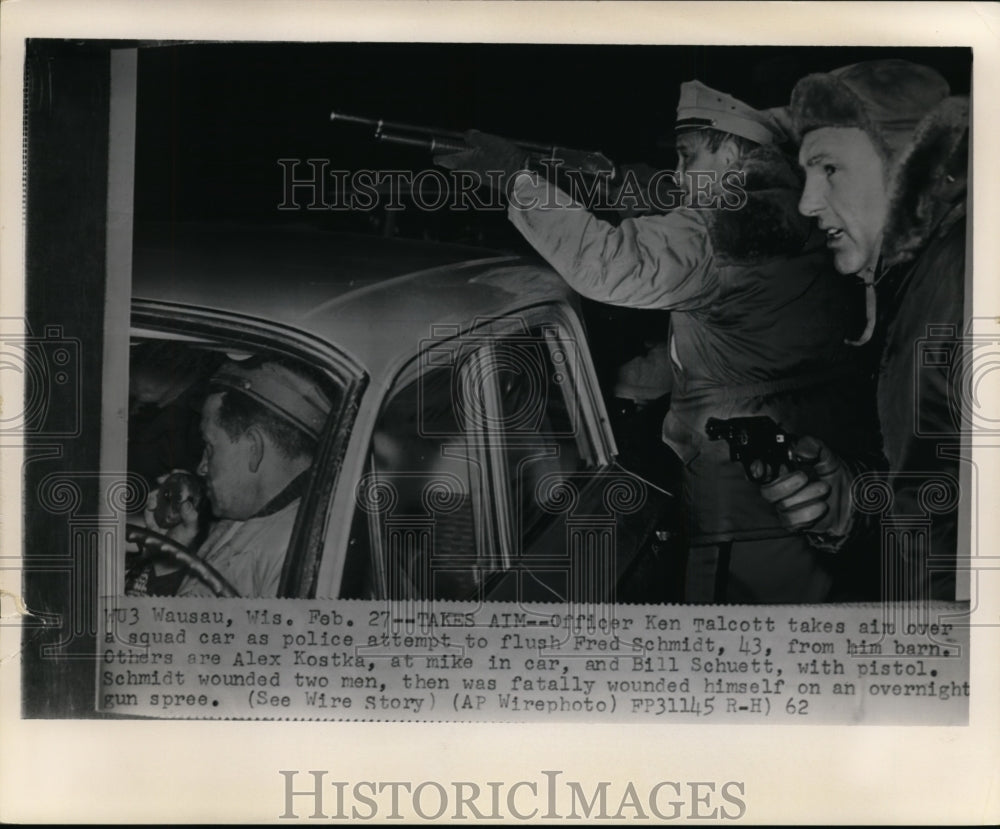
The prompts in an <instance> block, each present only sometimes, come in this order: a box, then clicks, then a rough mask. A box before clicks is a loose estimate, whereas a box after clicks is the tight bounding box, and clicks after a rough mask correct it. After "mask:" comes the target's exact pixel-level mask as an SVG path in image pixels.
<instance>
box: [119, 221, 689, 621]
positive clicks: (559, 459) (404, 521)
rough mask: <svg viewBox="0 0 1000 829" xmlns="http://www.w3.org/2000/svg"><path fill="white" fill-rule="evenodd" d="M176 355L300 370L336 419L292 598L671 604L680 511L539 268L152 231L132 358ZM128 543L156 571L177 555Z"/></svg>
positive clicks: (227, 231)
mask: <svg viewBox="0 0 1000 829" xmlns="http://www.w3.org/2000/svg"><path fill="white" fill-rule="evenodd" d="M163 341H167V342H171V343H176V344H182V345H183V347H184V348H185V349H186V350H187V351H188V352H190V353H196V354H197V355H199V357H200V358H203V359H204V362H205V363H206V364H209V365H211V364H213V362H212V361H213V360H214V361H216V362H215V364H217V363H218V361H221V360H223V359H236V360H241V359H246V358H250V357H259V356H264V355H266V356H270V357H276V358H280V359H282V360H284V361H286V362H288V361H291V362H293V363H294V364H295V365H296V366H298V367H299V368H301V370H303V371H305V372H307V373H309V374H310V376H312V377H314V378H316V382H317V383H319V384H321V385H322V386H323V387H324V390H325V391H326V393H327V395H328V396H329V397H330V399H331V400H333V401H334V405H333V411H332V412H331V414H330V416H329V418H328V420H327V423H326V425H325V427H324V429H323V434H322V437H321V440H320V444H319V448H318V453H317V455H316V458H315V460H314V463H313V466H312V470H311V474H310V480H309V485H308V490H307V491H306V493H305V495H304V496H303V497H302V499H301V506H300V508H299V512H298V515H297V517H296V522H295V528H294V531H293V533H292V537H291V542H290V545H289V549H288V551H287V554H286V557H285V562H284V567H283V571H282V577H281V582H280V588H279V592H278V595H279V596H281V597H301V598H309V597H317V598H365V599H400V600H410V599H419V600H425V599H427V600H429V599H433V600H475V601H483V600H488V601H559V602H567V601H570V602H593V603H609V602H616V601H663V600H668V599H670V598H671V597H672V596H673V595H674V591H675V590H676V586H675V585H674V584H672V583H671V582H672V581H673V579H672V576H671V575H670V574H671V573H672V572H673V570H672V568H673V560H674V559H675V557H676V556H675V554H676V551H675V550H673V548H672V546H671V544H670V543H669V540H670V537H671V530H670V527H669V526H667V524H668V523H669V522H668V520H667V516H668V514H669V511H670V509H669V508H670V505H671V503H672V500H673V499H672V496H671V495H670V494H669V493H667V492H664V491H663V490H662V489H660V488H658V487H657V486H654V485H653V484H651V483H649V482H648V481H646V480H644V479H642V478H640V477H638V476H637V475H635V474H633V473H632V472H629V471H627V470H626V469H624V468H622V467H621V466H620V465H619V464H618V463H617V462H616V448H615V440H614V436H613V434H612V430H611V427H610V425H609V420H608V416H607V413H606V410H605V406H604V402H603V399H602V395H601V390H600V388H599V387H598V383H597V379H596V375H595V372H594V366H593V363H592V360H591V356H590V353H589V350H588V345H587V338H586V333H585V330H584V327H583V324H582V322H581V317H580V313H579V308H578V301H577V297H576V296H575V294H574V293H573V292H572V291H571V290H570V289H569V288H568V287H567V286H566V284H565V283H564V282H563V280H562V279H560V278H559V276H558V275H557V274H556V273H555V272H553V271H552V270H551V269H550V268H548V267H547V266H546V265H544V263H541V262H540V261H536V260H531V259H526V258H522V257H519V256H513V255H508V254H503V253H494V252H490V251H483V250H481V249H478V248H467V247H460V246H454V245H442V244H429V243H422V242H417V241H413V240H387V239H384V238H378V237H372V236H365V235H362V234H358V235H352V234H344V233H332V232H325V231H319V230H315V229H306V228H302V229H298V228H289V227H283V228H258V227H237V226H224V225H215V226H213V225H207V224H200V225H179V224H163V225H150V226H143V227H138V228H137V229H136V232H135V238H134V251H133V270H132V300H131V330H130V343H131V347H132V350H133V352H134V350H135V349H137V348H139V347H140V346H142V345H143V344H144V343H151V342H163ZM133 382H134V381H133ZM129 392H130V394H131V395H132V396H133V397H135V396H136V394H137V390H136V389H135V388H132V389H130V390H129ZM134 536H135V538H136V539H138V540H140V541H146V542H148V543H146V544H144V545H143V554H144V555H145V556H151V555H167V554H169V552H170V545H164V544H162V543H160V544H159V545H158V544H157V543H156V542H155V538H156V537H155V536H151V535H150V534H149V533H145V534H144V533H142V532H141V531H136V532H135V533H134ZM150 539H154V540H152V541H150ZM184 552H185V551H183V550H181V551H179V552H178V556H180V557H181V558H184V560H185V562H186V564H185V566H186V567H193V568H195V571H197V572H198V573H200V574H201V575H200V576H199V577H201V578H205V579H208V580H210V581H212V583H213V584H215V592H217V593H218V594H220V595H233V594H234V591H232V590H226V589H224V588H222V587H220V585H219V583H218V582H217V580H215V579H214V578H213V577H212V575H211V574H207V575H206V573H205V571H204V568H201V567H199V561H200V560H198V559H197V556H196V555H188V556H187V557H186V558H185V557H184ZM186 552H188V553H192V552H194V551H186ZM143 560H145V559H143ZM216 575H218V574H216Z"/></svg>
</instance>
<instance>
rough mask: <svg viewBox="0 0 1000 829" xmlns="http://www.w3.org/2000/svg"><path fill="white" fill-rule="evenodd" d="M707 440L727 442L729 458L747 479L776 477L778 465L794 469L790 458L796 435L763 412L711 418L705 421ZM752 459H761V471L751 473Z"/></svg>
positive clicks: (766, 480)
mask: <svg viewBox="0 0 1000 829" xmlns="http://www.w3.org/2000/svg"><path fill="white" fill-rule="evenodd" d="M705 434H707V435H708V438H709V440H724V441H726V442H727V443H728V444H729V460H731V461H739V462H740V463H742V464H743V471H744V472H745V473H746V476H747V478H748V479H749V480H751V481H753V482H754V483H757V484H766V483H770V482H771V481H773V480H774V479H775V478H777V477H778V473H779V472H780V471H781V467H782V466H784V467H787V468H788V469H794V468H796V463H795V461H794V459H793V457H792V445H793V444H794V443H795V438H794V437H793V436H792V435H790V434H789V433H788V432H786V431H784V430H783V429H782V428H781V427H780V426H779V425H778V424H777V423H775V422H774V421H773V420H771V418H769V417H767V416H766V415H758V416H756V417H731V418H729V419H727V420H722V419H720V418H717V417H710V418H709V419H708V421H707V422H706V423H705ZM754 461H760V462H761V465H762V467H763V471H762V472H761V474H760V475H757V476H754V474H753V471H752V469H751V467H752V465H753V462H754Z"/></svg>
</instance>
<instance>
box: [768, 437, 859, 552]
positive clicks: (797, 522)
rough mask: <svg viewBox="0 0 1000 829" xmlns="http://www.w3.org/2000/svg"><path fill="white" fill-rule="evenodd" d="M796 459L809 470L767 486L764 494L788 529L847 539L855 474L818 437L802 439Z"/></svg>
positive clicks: (794, 447) (826, 537) (851, 520)
mask: <svg viewBox="0 0 1000 829" xmlns="http://www.w3.org/2000/svg"><path fill="white" fill-rule="evenodd" d="M792 456H793V457H794V458H795V460H796V461H798V462H799V463H800V464H801V465H802V466H803V467H805V468H800V469H796V470H794V471H792V472H787V473H785V474H784V475H780V476H779V477H777V478H776V479H775V480H773V481H771V482H770V483H768V484H764V485H763V486H761V488H760V494H761V495H763V496H764V498H765V500H767V501H769V502H770V503H772V504H774V506H775V509H776V510H777V512H778V517H779V518H780V519H781V522H782V524H784V526H786V527H787V528H788V529H790V530H795V531H800V532H807V533H810V534H816V535H819V536H821V537H822V538H823V539H824V540H833V539H841V538H845V537H846V536H847V535H848V533H849V532H850V530H851V524H852V522H853V509H852V505H851V484H852V483H853V480H854V476H853V475H852V474H851V471H850V470H849V469H848V468H847V466H846V465H845V463H844V461H843V460H842V459H841V458H839V457H837V456H836V455H835V454H833V452H831V451H830V449H829V447H827V446H826V444H824V443H823V442H822V441H820V440H818V439H817V438H814V437H808V436H806V437H802V438H799V439H798V440H797V441H796V442H795V445H794V446H793V448H792ZM810 473H812V474H810Z"/></svg>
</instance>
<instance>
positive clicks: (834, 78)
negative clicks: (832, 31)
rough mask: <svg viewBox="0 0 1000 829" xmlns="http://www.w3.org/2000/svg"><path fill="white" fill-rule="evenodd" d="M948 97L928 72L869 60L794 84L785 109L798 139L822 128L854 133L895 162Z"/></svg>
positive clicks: (908, 64) (904, 63)
mask: <svg viewBox="0 0 1000 829" xmlns="http://www.w3.org/2000/svg"><path fill="white" fill-rule="evenodd" d="M948 92H949V89H948V83H947V81H945V79H944V78H943V77H941V75H940V74H939V73H938V72H937V71H936V70H934V69H931V68H930V67H929V66H922V65H921V64H917V63H911V62H910V61H906V60H896V59H889V60H873V61H865V62H862V63H855V64H851V65H850V66H842V67H841V68H840V69H835V70H833V71H832V72H821V73H817V74H814V75H806V77H804V78H802V79H801V80H800V81H799V82H798V83H797V84H795V88H794V89H793V90H792V99H791V103H790V104H789V109H790V112H791V117H792V122H793V125H794V128H795V131H796V134H797V136H798V137H799V138H800V139H801V136H803V135H805V133H807V132H810V131H812V130H815V129H820V128H822V127H855V128H857V129H860V130H862V131H863V132H865V133H867V134H868V136H869V137H870V138H871V140H872V142H873V143H874V144H875V146H876V147H877V148H878V149H879V151H880V153H881V154H882V156H883V158H885V159H886V160H888V161H890V162H894V161H895V160H896V159H897V158H898V157H899V156H900V155H901V154H902V153H903V152H904V151H905V149H906V147H907V146H909V144H910V141H911V140H912V138H913V131H914V130H915V129H916V127H917V125H918V124H919V123H920V121H921V119H923V118H924V117H925V116H926V115H927V114H928V113H929V112H930V111H931V110H932V109H933V108H934V107H935V106H937V105H938V104H939V103H940V102H941V101H942V100H943V99H944V98H945V97H947V95H948Z"/></svg>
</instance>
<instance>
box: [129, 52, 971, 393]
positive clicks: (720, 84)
mask: <svg viewBox="0 0 1000 829" xmlns="http://www.w3.org/2000/svg"><path fill="white" fill-rule="evenodd" d="M889 56H893V57H900V58H906V59H909V60H913V61H916V62H920V63H926V64H928V65H931V66H933V67H935V68H937V69H938V70H939V71H940V72H941V73H942V74H943V75H944V76H945V78H946V79H947V80H948V82H949V83H950V84H951V87H952V91H953V92H954V93H967V92H968V91H969V80H970V65H971V51H970V50H968V49H962V48H898V49H896V48H893V49H887V48H877V47H843V48H841V47H697V46H683V47H679V46H604V45H601V46H592V45H583V46H581V45H552V44H549V45H515V44H410V43H391V44H372V43H339V44H329V43H292V44H289V43H278V44H274V43H250V44H248V43H238V44H220V43H213V44H184V45H169V44H166V45H158V46H149V47H147V48H141V49H140V50H139V78H138V113H137V137H136V186H135V210H136V216H135V218H136V222H137V223H138V224H141V223H142V222H146V221H157V222H160V221H176V222H189V221H197V222H220V221H224V222H245V223H253V224H267V225H274V224H283V225H288V224H295V225H300V226H301V225H307V226H310V227H315V228H318V229H329V230H337V231H350V232H362V233H380V234H382V235H399V236H404V237H411V238H424V239H431V240H435V241H446V242H462V243H471V244H478V245H483V246H485V247H489V248H493V249H501V250H510V251H514V252H519V253H525V254H529V255H532V254H533V252H532V250H531V248H530V246H529V245H528V244H527V243H526V242H524V240H523V239H522V238H521V237H520V235H519V234H518V233H517V231H516V230H515V229H514V228H513V226H512V225H510V223H509V222H508V221H507V219H506V215H505V213H504V212H503V211H490V212H483V211H479V212H478V213H475V214H472V213H470V212H468V211H464V212H454V213H449V212H447V211H444V210H439V211H435V212H432V213H428V212H425V211H420V210H418V209H416V208H415V207H414V206H413V205H412V203H411V204H410V206H409V209H404V210H403V211H401V212H395V213H394V214H392V215H388V214H387V213H386V212H385V211H382V210H374V211H366V212H358V211H355V212H353V213H351V212H341V211H329V210H306V209H305V207H304V204H305V203H306V201H307V199H308V196H307V195H305V194H303V193H302V191H296V198H297V199H300V200H301V201H300V203H301V204H303V209H301V210H278V209H277V205H278V204H279V203H280V202H281V200H282V197H283V182H284V172H283V170H282V168H281V167H280V166H279V165H278V159H299V160H301V161H302V162H303V163H302V164H301V165H300V166H299V172H298V175H300V176H301V175H306V174H308V172H309V168H308V167H306V165H305V164H304V162H305V160H306V159H310V158H316V159H329V169H330V170H335V169H336V170H350V171H354V170H358V169H372V170H387V169H392V170H400V169H401V170H414V171H419V170H425V169H428V168H431V167H433V164H432V161H431V155H430V153H429V152H427V151H423V150H419V149H413V148H402V147H399V146H395V145H388V144H383V143H380V142H377V141H375V140H374V136H373V131H372V130H371V129H366V128H364V127H361V126H355V125H344V124H331V122H330V120H329V116H330V112H331V111H337V112H345V113H349V114H355V115H362V116H366V117H370V118H381V119H385V120H387V121H402V122H409V123H414V124H419V125H426V126H435V127H441V128H444V129H448V130H457V131H464V130H466V129H468V128H472V127H474V128H477V129H480V130H484V131H486V132H494V133H498V134H501V135H505V136H508V137H514V138H519V139H522V140H531V141H535V142H540V143H556V144H561V145H563V146H569V147H575V148H579V149H586V150H599V151H601V152H603V153H604V154H605V155H607V156H608V157H609V158H611V159H612V160H614V161H616V162H619V163H636V162H645V163H647V164H650V165H653V166H654V167H656V168H666V169H672V168H673V165H674V161H675V159H674V156H673V153H672V152H671V151H670V150H669V149H667V148H665V147H664V146H663V139H664V138H665V137H667V136H669V135H670V134H671V131H672V125H673V121H674V117H675V111H676V107H677V98H678V88H679V85H680V83H682V82H683V81H687V80H694V79H698V80H701V81H702V82H704V83H707V84H708V85H709V86H712V87H715V88H717V89H720V90H722V91H725V92H729V93H730V94H732V95H735V96H736V97H738V98H740V99H742V100H744V101H746V102H747V103H749V104H751V105H753V106H756V107H760V108H764V107H771V106H779V105H783V104H785V103H787V101H788V99H789V96H790V93H791V90H792V87H793V86H794V84H795V82H796V81H797V80H798V79H799V78H800V77H802V76H803V75H805V74H808V73H810V72H817V71H826V70H830V69H833V68H836V67H838V66H843V65H846V64H849V63H854V62H857V61H861V60H870V59H874V58H885V57H889ZM604 218H611V219H614V217H613V216H604ZM387 224H388V225H389V226H388V227H387ZM584 312H585V316H586V319H587V324H588V328H589V330H590V335H591V340H592V343H593V344H595V345H596V346H597V347H595V348H594V349H593V351H594V356H595V360H596V363H597V369H598V373H599V375H600V376H601V380H602V384H604V386H605V388H607V387H608V386H609V385H610V383H611V382H613V375H614V372H615V370H616V368H617V366H618V365H619V364H620V363H622V362H624V360H625V359H627V358H628V357H630V356H632V355H634V354H636V353H639V352H640V351H641V350H642V348H643V344H644V343H645V342H648V341H650V340H651V339H656V338H662V332H663V330H665V324H664V321H663V312H651V311H630V310H626V309H616V308H611V307H609V306H598V305H596V304H595V303H589V302H585V303H584Z"/></svg>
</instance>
